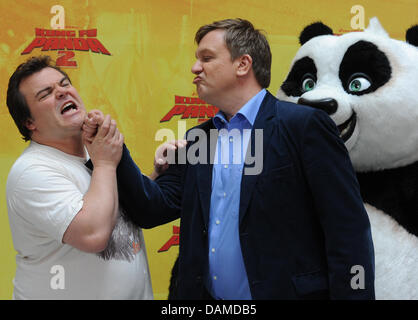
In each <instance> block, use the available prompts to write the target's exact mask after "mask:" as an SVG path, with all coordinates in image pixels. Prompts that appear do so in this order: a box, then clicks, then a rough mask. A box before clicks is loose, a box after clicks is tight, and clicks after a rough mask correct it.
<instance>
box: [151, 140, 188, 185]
mask: <svg viewBox="0 0 418 320" xmlns="http://www.w3.org/2000/svg"><path fill="white" fill-rule="evenodd" d="M186 145H187V140H173V141H169V142H166V143H164V144H162V145H161V146H159V147H158V148H157V150H156V151H155V158H154V171H153V172H152V173H151V175H150V178H151V179H152V180H154V179H156V178H157V177H158V176H159V175H160V174H162V173H163V172H164V171H165V170H167V169H168V167H169V166H170V164H169V163H168V152H175V151H176V150H177V149H181V148H184V147H186Z"/></svg>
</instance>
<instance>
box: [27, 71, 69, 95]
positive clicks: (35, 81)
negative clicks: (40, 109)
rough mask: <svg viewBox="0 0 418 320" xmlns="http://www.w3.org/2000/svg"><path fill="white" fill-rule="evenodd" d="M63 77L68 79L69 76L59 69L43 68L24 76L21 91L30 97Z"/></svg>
mask: <svg viewBox="0 0 418 320" xmlns="http://www.w3.org/2000/svg"><path fill="white" fill-rule="evenodd" d="M63 79H67V76H66V75H65V74H62V73H61V72H59V71H58V70H56V69H54V68H50V67H47V68H43V69H42V70H40V71H37V72H35V73H33V74H31V75H29V76H27V77H26V78H24V79H23V80H22V81H21V82H20V84H19V91H20V92H21V93H22V94H23V95H24V96H25V97H30V96H32V95H36V92H38V91H39V90H42V89H44V88H46V87H49V86H52V85H54V84H55V83H59V82H61V81H62V80H63Z"/></svg>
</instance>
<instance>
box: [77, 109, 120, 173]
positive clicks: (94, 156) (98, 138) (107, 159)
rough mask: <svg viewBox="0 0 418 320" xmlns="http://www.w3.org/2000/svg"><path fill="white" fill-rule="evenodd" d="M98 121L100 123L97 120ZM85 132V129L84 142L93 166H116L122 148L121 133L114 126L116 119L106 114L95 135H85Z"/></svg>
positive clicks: (85, 133) (84, 133)
mask: <svg viewBox="0 0 418 320" xmlns="http://www.w3.org/2000/svg"><path fill="white" fill-rule="evenodd" d="M93 118H94V117H93ZM98 123H100V121H99V120H98ZM86 126H88V125H86ZM92 127H93V125H92V126H91V128H92ZM91 128H89V129H91ZM83 131H84V125H83ZM92 131H93V130H91V132H92ZM87 134H88V133H87V132H86V131H84V132H83V139H84V144H85V145H86V148H87V151H88V152H89V155H90V157H91V161H92V162H93V165H94V167H95V168H97V167H100V166H103V167H104V166H107V167H112V168H116V167H117V166H118V164H119V161H120V159H121V157H122V148H123V135H122V134H121V133H120V132H119V130H118V128H117V127H116V121H115V120H112V119H111V118H110V115H107V116H106V117H105V118H104V120H103V122H102V124H101V125H100V126H99V129H98V130H97V134H96V135H95V136H93V137H91V136H86V135H87Z"/></svg>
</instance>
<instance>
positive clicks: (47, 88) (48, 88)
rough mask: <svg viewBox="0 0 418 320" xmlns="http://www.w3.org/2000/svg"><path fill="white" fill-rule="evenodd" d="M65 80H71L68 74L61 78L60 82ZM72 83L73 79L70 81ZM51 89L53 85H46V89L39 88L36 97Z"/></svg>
mask: <svg viewBox="0 0 418 320" xmlns="http://www.w3.org/2000/svg"><path fill="white" fill-rule="evenodd" d="M65 80H68V81H70V79H69V78H68V77H67V76H64V77H63V78H62V79H61V80H60V82H59V83H60V84H62V83H63V82H64V81H65ZM70 83H71V81H70ZM50 89H51V86H48V87H46V88H44V89H42V90H39V91H38V92H37V93H36V94H35V98H37V97H38V96H39V95H40V94H41V93H42V92H44V91H48V90H50Z"/></svg>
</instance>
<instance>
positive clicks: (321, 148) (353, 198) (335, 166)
mask: <svg viewBox="0 0 418 320" xmlns="http://www.w3.org/2000/svg"><path fill="white" fill-rule="evenodd" d="M301 148H302V159H303V160H302V161H303V166H304V170H305V174H306V178H307V180H308V184H309V186H310V189H311V192H312V195H313V199H314V205H315V208H316V212H317V214H318V217H319V221H320V224H321V226H322V229H323V233H324V236H325V246H326V254H327V262H328V280H329V288H330V297H331V299H374V298H375V293H374V248H373V242H372V236H371V229H370V222H369V218H368V215H367V212H366V210H365V208H364V205H363V201H362V198H361V195H360V189H359V185H358V181H357V178H356V175H355V172H354V169H353V167H352V164H351V161H350V158H349V156H348V152H347V149H346V148H345V145H344V143H343V141H342V140H341V139H340V137H339V135H338V130H337V128H336V126H335V124H334V122H333V121H332V120H331V119H330V118H329V116H328V115H327V114H326V113H325V112H323V111H319V110H316V111H314V112H312V114H311V115H310V116H309V117H308V118H307V119H306V122H305V127H304V131H303V144H302V146H301ZM363 270H364V272H363Z"/></svg>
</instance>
